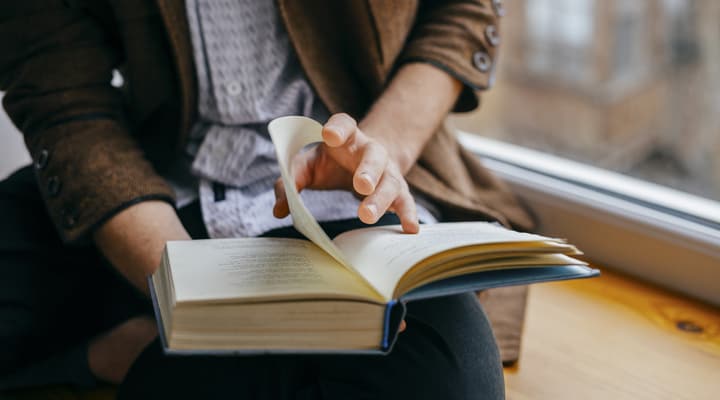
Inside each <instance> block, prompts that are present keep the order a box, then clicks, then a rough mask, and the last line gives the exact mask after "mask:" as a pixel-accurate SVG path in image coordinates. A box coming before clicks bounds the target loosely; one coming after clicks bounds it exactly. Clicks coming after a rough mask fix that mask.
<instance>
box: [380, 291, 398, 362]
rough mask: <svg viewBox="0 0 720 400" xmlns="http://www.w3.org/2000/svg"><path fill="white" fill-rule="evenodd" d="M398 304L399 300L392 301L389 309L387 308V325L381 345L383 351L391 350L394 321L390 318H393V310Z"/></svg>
mask: <svg viewBox="0 0 720 400" xmlns="http://www.w3.org/2000/svg"><path fill="white" fill-rule="evenodd" d="M396 303H397V300H390V302H389V303H388V304H387V307H385V323H384V324H383V325H384V328H383V335H382V343H381V344H380V347H381V348H382V349H383V351H388V350H389V349H390V334H391V331H392V330H391V329H390V323H391V322H392V319H391V318H390V317H391V316H392V309H393V307H394V306H395V304H396Z"/></svg>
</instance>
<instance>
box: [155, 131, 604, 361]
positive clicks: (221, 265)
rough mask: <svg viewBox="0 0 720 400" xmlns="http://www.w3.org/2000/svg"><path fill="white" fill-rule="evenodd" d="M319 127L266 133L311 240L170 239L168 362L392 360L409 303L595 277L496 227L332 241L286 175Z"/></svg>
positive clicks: (565, 253)
mask: <svg viewBox="0 0 720 400" xmlns="http://www.w3.org/2000/svg"><path fill="white" fill-rule="evenodd" d="M321 130H322V126H321V125H320V124H319V123H317V122H315V121H313V120H311V119H308V118H304V117H283V118H279V119H276V120H274V121H272V122H271V123H270V125H269V131H270V135H271V137H272V140H273V143H274V145H275V148H276V151H277V155H278V160H279V164H280V170H281V174H282V179H283V182H284V183H285V191H286V193H287V198H288V203H289V206H290V212H291V215H292V219H293V225H294V226H295V228H296V229H297V230H298V231H300V232H301V233H303V234H304V235H305V236H306V237H307V238H308V239H310V240H309V241H308V240H301V239H281V238H240V239H210V240H194V241H175V242H168V243H167V245H166V247H165V253H164V255H163V257H162V263H161V266H160V268H159V269H158V270H157V271H156V272H155V273H154V274H153V275H152V277H151V278H150V288H151V293H152V298H153V304H154V305H155V312H156V316H157V318H158V322H159V326H160V328H161V329H160V337H161V339H162V341H163V345H164V347H165V349H166V351H167V352H171V353H180V354H182V353H187V354H198V353H258V352H295V353H301V352H345V353H349V352H377V353H382V352H387V351H389V350H390V348H391V347H392V344H393V343H394V340H395V338H396V337H397V330H398V326H399V323H400V321H401V320H402V318H403V316H404V310H405V307H404V304H405V303H406V302H408V301H413V300H418V299H424V298H430V297H437V296H444V295H450V294H456V293H462V292H467V291H473V290H479V289H485V288H490V287H497V286H507V285H521V284H528V283H534V282H544V281H552V280H562V279H573V278H585V277H590V276H594V275H597V273H598V272H597V271H596V270H594V269H591V268H589V267H588V266H587V265H586V263H584V262H582V261H579V260H576V259H574V258H572V257H571V256H573V255H577V254H579V252H578V250H577V249H576V248H575V247H573V246H572V245H570V244H567V243H566V242H565V241H563V240H559V239H552V238H547V237H543V236H539V235H533V234H528V233H520V232H515V231H511V230H508V229H505V228H503V227H501V226H499V225H496V224H493V223H488V222H460V223H438V224H432V225H422V226H421V228H420V233H419V234H404V233H402V230H401V228H400V226H379V227H368V228H362V229H356V230H352V231H349V232H345V233H343V234H341V235H339V236H337V237H336V238H335V239H333V240H331V239H330V238H329V237H328V236H327V235H326V234H325V232H324V231H323V230H322V229H321V228H320V225H318V223H317V221H315V219H314V218H313V217H312V215H311V214H310V212H309V211H308V210H307V208H306V207H305V206H304V205H303V203H302V201H301V199H300V196H299V193H298V192H297V190H296V189H295V184H294V179H293V178H292V176H291V174H290V171H289V168H288V166H289V165H290V160H291V158H292V157H293V156H294V155H295V154H296V153H297V152H298V151H301V150H302V149H303V147H305V146H307V145H308V144H311V143H314V142H319V141H321V140H322V137H321Z"/></svg>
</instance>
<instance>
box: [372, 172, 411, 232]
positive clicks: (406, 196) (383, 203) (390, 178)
mask: <svg viewBox="0 0 720 400" xmlns="http://www.w3.org/2000/svg"><path fill="white" fill-rule="evenodd" d="M388 209H392V210H393V211H395V213H396V214H397V215H398V217H399V218H400V223H401V224H402V228H403V231H404V232H406V233H417V232H418V231H419V229H420V227H419V225H418V221H417V212H416V209H415V200H414V199H413V198H412V195H411V194H410V190H409V188H408V186H407V183H406V182H405V180H404V179H403V178H402V176H400V175H399V172H397V171H394V170H388V171H386V172H385V174H384V175H383V176H382V179H381V180H380V183H379V184H378V185H377V188H376V189H375V191H374V192H373V193H372V194H371V195H369V196H368V197H366V198H365V200H363V201H362V203H360V207H359V208H358V216H359V217H360V220H361V221H362V222H364V223H366V224H374V223H376V222H377V221H378V219H380V217H381V216H382V215H383V214H385V212H386V211H387V210H388Z"/></svg>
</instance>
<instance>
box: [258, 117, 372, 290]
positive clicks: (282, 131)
mask: <svg viewBox="0 0 720 400" xmlns="http://www.w3.org/2000/svg"><path fill="white" fill-rule="evenodd" d="M268 131H269V132H270V137H271V138H272V141H273V145H274V146H275V151H276V153H277V157H278V164H279V165H280V175H281V178H282V181H283V184H284V186H285V195H286V196H287V201H288V206H289V207H290V215H291V216H292V220H293V226H295V229H297V230H298V231H300V232H301V233H302V234H303V235H305V236H306V237H307V238H308V239H310V240H312V241H313V243H315V244H316V245H318V246H319V247H320V248H321V249H323V250H325V251H326V252H327V253H328V254H330V255H331V256H332V257H333V258H334V259H336V260H337V261H338V262H339V263H340V264H342V265H343V266H344V267H346V268H347V269H349V270H351V271H352V272H353V273H354V274H355V275H357V276H358V278H360V279H362V280H363V281H364V282H366V283H367V284H368V286H370V287H373V286H372V285H371V284H370V283H368V282H367V279H366V278H365V277H364V276H363V275H362V274H360V273H358V271H357V270H356V269H355V268H354V267H353V266H352V265H351V264H350V263H348V262H347V260H346V259H345V257H344V256H343V254H342V252H341V251H340V250H339V249H338V248H337V247H336V246H335V244H334V243H333V241H332V240H330V238H329V237H328V235H326V234H325V231H323V230H322V228H321V227H320V225H319V224H318V223H317V221H316V220H315V218H314V217H313V216H312V214H311V213H310V211H309V210H308V209H307V207H305V204H303V202H302V199H301V198H300V193H298V191H297V187H296V186H295V178H294V176H293V175H292V173H291V171H290V165H292V158H293V156H294V155H295V154H297V153H299V152H300V151H301V150H302V149H303V148H304V147H305V146H307V145H309V144H312V143H318V142H322V141H323V139H322V125H320V123H319V122H317V121H315V120H313V119H310V118H307V117H298V116H289V117H280V118H276V119H274V120H272V121H271V122H270V124H269V125H268ZM373 289H374V288H373Z"/></svg>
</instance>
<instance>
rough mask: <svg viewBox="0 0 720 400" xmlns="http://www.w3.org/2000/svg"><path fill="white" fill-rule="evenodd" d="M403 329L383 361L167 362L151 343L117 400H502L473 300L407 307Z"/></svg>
mask: <svg viewBox="0 0 720 400" xmlns="http://www.w3.org/2000/svg"><path fill="white" fill-rule="evenodd" d="M407 323H408V328H407V330H406V331H405V332H403V333H402V334H401V335H400V337H399V339H398V342H397V343H396V346H395V348H394V349H393V351H392V352H391V353H390V354H389V355H386V356H367V355H362V356H359V355H354V356H342V355H323V356H286V355H283V356H278V355H273V356H248V357H197V356H167V355H164V354H163V353H162V349H161V347H160V345H159V343H154V344H153V345H152V346H150V347H149V348H148V349H146V351H145V352H144V353H143V354H142V355H141V357H140V359H139V360H138V362H137V363H135V365H134V366H133V368H132V369H131V371H130V373H129V375H128V378H127V380H126V382H125V383H124V384H123V386H122V387H121V389H120V397H119V398H121V399H122V398H128V399H131V398H132V399H141V398H153V397H157V396H166V397H176V396H186V397H188V398H192V397H202V398H207V399H213V398H230V397H236V398H253V399H296V398H308V399H320V398H329V399H334V398H343V399H356V398H357V399H365V398H371V399H376V398H377V399H385V398H388V399H402V398H412V399H437V398H447V399H467V398H478V399H484V398H487V399H499V398H503V391H504V389H503V377H502V369H501V365H500V358H499V354H498V350H497V347H496V345H495V342H494V339H493V335H492V331H491V329H490V326H489V323H488V321H487V318H486V317H485V314H484V313H483V311H482V309H481V308H480V305H479V304H478V303H477V300H476V299H475V297H474V296H473V295H472V294H464V295H457V296H448V297H443V298H437V299H431V300H424V301H418V302H414V303H410V304H409V305H408V314H407Z"/></svg>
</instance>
